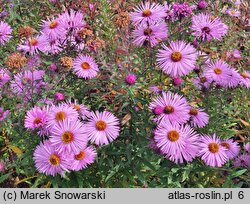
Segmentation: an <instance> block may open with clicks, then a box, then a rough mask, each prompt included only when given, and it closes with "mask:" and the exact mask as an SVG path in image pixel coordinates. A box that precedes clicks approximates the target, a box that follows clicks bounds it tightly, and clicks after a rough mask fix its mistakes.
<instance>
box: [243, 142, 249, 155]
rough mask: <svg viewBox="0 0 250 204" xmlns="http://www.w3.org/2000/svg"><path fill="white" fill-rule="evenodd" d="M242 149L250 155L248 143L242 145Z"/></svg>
mask: <svg viewBox="0 0 250 204" xmlns="http://www.w3.org/2000/svg"><path fill="white" fill-rule="evenodd" d="M244 149H245V150H246V151H247V152H248V153H250V142H248V143H246V144H245V145H244Z"/></svg>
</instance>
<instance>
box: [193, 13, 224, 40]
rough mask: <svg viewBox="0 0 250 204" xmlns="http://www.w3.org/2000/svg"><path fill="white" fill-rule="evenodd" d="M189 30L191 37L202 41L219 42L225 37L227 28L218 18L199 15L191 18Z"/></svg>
mask: <svg viewBox="0 0 250 204" xmlns="http://www.w3.org/2000/svg"><path fill="white" fill-rule="evenodd" d="M191 30H192V31H193V35H194V36H195V37H197V38H200V39H201V40H202V41H205V40H207V41H211V40H212V39H216V40H221V39H222V37H223V36H224V35H226V33H227V30H228V26H227V25H226V24H224V23H222V21H221V20H220V18H219V17H215V18H214V17H212V16H211V15H210V14H205V13H201V14H198V15H195V16H193V17H192V26H191Z"/></svg>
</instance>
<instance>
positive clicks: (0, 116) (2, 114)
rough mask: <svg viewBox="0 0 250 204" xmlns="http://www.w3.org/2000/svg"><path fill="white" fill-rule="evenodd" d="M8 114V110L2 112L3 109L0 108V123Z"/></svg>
mask: <svg viewBox="0 0 250 204" xmlns="http://www.w3.org/2000/svg"><path fill="white" fill-rule="evenodd" d="M9 112H10V111H9V110H6V111H4V109H3V108H2V107H0V122H1V121H3V120H4V119H5V118H6V117H7V116H8V115H9Z"/></svg>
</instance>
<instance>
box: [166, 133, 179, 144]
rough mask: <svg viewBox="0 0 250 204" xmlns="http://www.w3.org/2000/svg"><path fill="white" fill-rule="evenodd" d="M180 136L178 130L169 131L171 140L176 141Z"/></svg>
mask: <svg viewBox="0 0 250 204" xmlns="http://www.w3.org/2000/svg"><path fill="white" fill-rule="evenodd" d="M179 138H180V135H179V133H178V132H177V131H176V130H172V131H169V132H168V139H169V140H170V141H171V142H176V141H177V140H178V139H179Z"/></svg>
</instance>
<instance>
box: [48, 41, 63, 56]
mask: <svg viewBox="0 0 250 204" xmlns="http://www.w3.org/2000/svg"><path fill="white" fill-rule="evenodd" d="M65 46H66V41H62V40H58V39H56V40H51V39H48V42H47V46H46V47H44V49H43V52H44V53H46V54H53V55H54V54H58V53H59V52H61V51H63V49H64V48H65Z"/></svg>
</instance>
